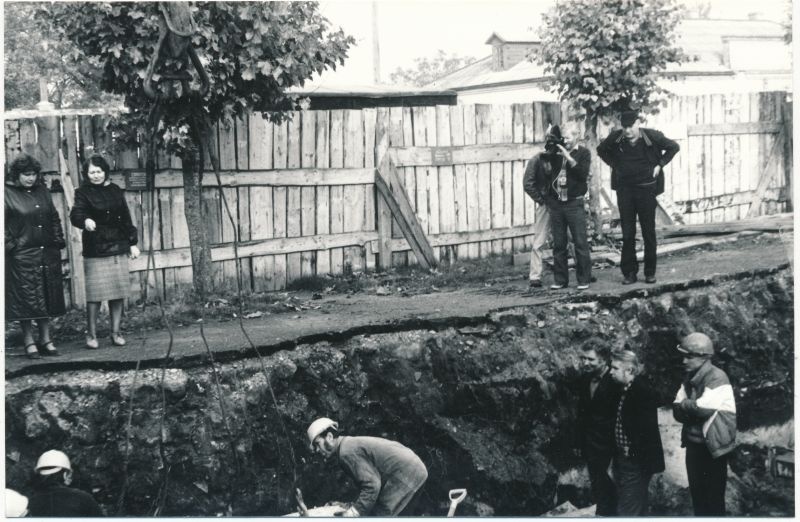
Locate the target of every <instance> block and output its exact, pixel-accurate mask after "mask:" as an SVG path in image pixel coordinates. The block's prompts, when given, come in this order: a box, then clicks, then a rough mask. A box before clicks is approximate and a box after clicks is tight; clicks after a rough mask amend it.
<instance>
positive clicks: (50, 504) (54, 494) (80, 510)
mask: <svg viewBox="0 0 800 522" xmlns="http://www.w3.org/2000/svg"><path fill="white" fill-rule="evenodd" d="M28 509H29V510H30V513H29V514H30V516H32V517H102V516H103V510H102V509H100V505H99V504H98V503H97V502H96V501H95V499H94V498H92V496H91V495H90V494H88V493H86V492H85V491H81V490H79V489H75V488H68V487H66V486H53V487H49V488H46V489H44V490H42V491H39V492H37V493H34V494H33V495H32V496H31V497H30V500H29V502H28Z"/></svg>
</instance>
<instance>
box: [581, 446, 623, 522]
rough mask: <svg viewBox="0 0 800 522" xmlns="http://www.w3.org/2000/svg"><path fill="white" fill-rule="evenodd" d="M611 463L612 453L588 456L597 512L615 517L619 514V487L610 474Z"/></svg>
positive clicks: (587, 462) (600, 514) (604, 515)
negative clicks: (609, 466)
mask: <svg viewBox="0 0 800 522" xmlns="http://www.w3.org/2000/svg"><path fill="white" fill-rule="evenodd" d="M609 464H611V455H599V456H591V457H587V458H586V469H587V470H588V471H589V483H590V485H591V488H592V500H594V503H595V504H596V505H597V510H596V511H595V514H596V515H597V516H601V517H613V516H615V515H616V514H617V488H616V487H615V486H614V481H613V480H611V477H609V476H608V465H609Z"/></svg>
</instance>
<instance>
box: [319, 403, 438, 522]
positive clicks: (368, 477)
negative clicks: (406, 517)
mask: <svg viewBox="0 0 800 522" xmlns="http://www.w3.org/2000/svg"><path fill="white" fill-rule="evenodd" d="M306 435H307V436H308V443H309V445H310V447H311V450H312V451H314V452H318V453H320V454H322V456H323V457H324V458H325V459H326V460H327V459H329V458H331V457H333V456H335V457H336V458H337V460H338V461H339V464H340V465H341V466H342V468H344V469H345V470H346V471H347V472H348V473H349V474H350V476H351V477H353V480H354V481H355V482H356V484H357V485H358V488H359V494H358V499H356V501H355V502H353V504H351V505H350V507H349V508H348V509H346V510H345V511H343V512H342V513H338V514H337V516H344V517H358V516H367V515H369V516H375V517H378V516H383V517H390V516H397V515H399V514H400V513H401V512H402V511H403V509H404V508H405V507H406V506H407V505H408V503H409V502H410V501H411V499H412V498H414V494H416V492H417V491H418V490H419V489H420V488H421V487H422V485H423V484H424V483H425V481H426V480H427V478H428V470H427V469H426V468H425V464H423V463H422V461H421V460H420V458H419V457H418V456H417V455H416V453H414V452H413V451H411V450H410V449H408V448H407V447H405V446H403V445H402V444H400V443H399V442H395V441H392V440H387V439H382V438H380V437H344V436H339V424H338V423H337V422H335V421H333V420H331V419H328V418H325V417H322V418H320V419H317V420H315V421H314V422H312V423H311V425H310V426H309V427H308V430H307V432H306Z"/></svg>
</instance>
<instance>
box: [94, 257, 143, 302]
mask: <svg viewBox="0 0 800 522" xmlns="http://www.w3.org/2000/svg"><path fill="white" fill-rule="evenodd" d="M83 271H84V274H85V275H86V300H87V301H88V302H90V303H96V302H99V301H110V300H113V299H124V298H125V297H126V296H127V295H128V292H129V291H130V288H131V282H130V276H129V275H128V256H127V255H123V254H121V255H116V256H109V257H86V258H84V259H83Z"/></svg>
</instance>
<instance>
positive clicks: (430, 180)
mask: <svg viewBox="0 0 800 522" xmlns="http://www.w3.org/2000/svg"><path fill="white" fill-rule="evenodd" d="M783 100H784V93H760V94H756V95H733V96H724V97H723V96H717V95H712V96H704V97H689V98H681V99H676V100H673V101H672V103H671V104H670V106H669V107H668V108H667V110H665V111H664V112H662V114H661V115H659V116H657V117H655V118H653V119H651V123H649V125H652V126H653V127H656V128H659V129H661V130H663V131H665V133H666V134H667V135H668V136H670V137H672V138H674V139H677V140H678V141H679V143H680V144H681V152H680V153H679V154H678V156H676V158H675V160H674V161H673V163H672V164H671V165H670V166H669V167H668V168H667V180H668V182H667V192H666V194H665V198H666V199H671V200H673V201H674V202H675V206H676V207H677V208H678V209H679V210H681V211H683V213H684V214H685V216H686V221H687V222H688V223H697V222H712V221H724V220H731V219H738V218H739V217H743V216H744V214H745V213H746V212H747V209H748V207H749V202H750V201H751V199H752V198H753V197H754V194H756V193H757V192H758V191H759V190H760V189H761V188H763V189H764V190H763V191H762V192H763V194H762V196H763V199H762V200H761V201H762V202H761V203H759V205H758V206H759V210H760V211H762V212H769V213H771V212H781V211H784V210H786V204H787V203H786V202H787V200H788V194H787V193H788V190H787V187H789V186H790V180H791V164H790V158H791V150H790V146H791V142H790V140H786V139H783V140H782V139H781V138H780V136H782V134H781V132H782V130H783V129H785V127H786V125H787V123H790V118H791V114H790V112H787V110H786V107H785V104H784V103H783ZM106 120H107V116H106V115H101V114H67V115H59V116H51V117H40V118H20V119H13V120H12V119H7V120H6V122H5V138H6V157H7V158H13V156H15V155H16V154H18V153H19V152H20V151H22V150H24V151H26V152H30V153H33V154H34V155H36V156H37V157H38V158H39V159H40V160H42V163H43V168H44V170H45V171H47V172H49V173H50V176H51V177H58V169H59V159H58V158H59V154H63V157H64V160H65V161H64V162H65V164H66V167H67V170H68V171H69V176H70V178H71V179H73V180H74V181H78V179H79V178H78V176H77V172H78V166H79V164H80V160H81V159H82V158H85V157H86V156H87V155H88V154H89V153H91V152H93V151H98V152H102V153H104V154H105V155H106V157H108V158H109V159H111V160H112V168H113V169H114V172H113V174H112V178H113V179H114V180H115V182H117V184H119V185H120V186H123V187H124V186H125V183H124V177H123V173H124V172H126V171H127V172H128V173H130V172H132V173H134V174H137V173H141V172H142V171H143V161H142V159H143V158H142V157H141V151H140V150H138V149H135V148H133V149H131V148H123V147H121V146H119V144H118V143H117V141H116V139H115V137H114V136H112V135H110V133H109V132H108V131H107V128H106V124H105V123H106ZM560 120H561V114H560V110H559V107H558V105H556V104H545V103H534V104H515V105H460V106H436V107H392V108H377V109H362V110H329V111H328V110H317V111H303V112H297V113H295V114H294V115H293V118H292V120H291V121H289V122H285V123H282V124H273V123H270V122H269V121H267V120H266V119H264V118H263V117H262V116H261V115H260V114H251V115H249V117H246V118H244V119H242V120H239V121H237V122H236V123H235V125H233V126H231V127H230V128H226V127H224V126H219V127H218V129H217V133H218V135H217V143H218V145H217V148H218V153H219V157H220V164H221V170H222V184H223V192H224V193H225V196H226V198H227V200H228V203H229V204H230V205H231V209H232V210H233V212H235V214H236V215H235V219H236V223H237V226H238V229H239V230H238V231H239V235H240V240H241V242H242V243H241V245H240V248H239V255H240V257H241V258H242V273H243V277H244V282H245V286H246V287H247V288H250V289H252V290H255V291H267V290H278V289H282V288H285V287H286V285H287V283H288V282H290V281H292V280H294V279H297V278H299V277H303V276H314V275H320V274H328V273H334V274H335V273H342V272H344V271H347V270H354V271H358V270H369V269H373V268H375V267H376V266H389V265H394V266H397V265H405V264H408V263H414V262H416V256H415V255H414V253H413V252H412V251H411V248H410V246H409V243H408V241H407V240H406V239H405V238H404V236H403V234H402V233H401V227H400V226H398V222H397V220H393V219H392V214H391V211H390V209H389V207H388V206H387V205H386V202H385V201H384V198H383V197H382V196H380V195H379V193H378V192H377V190H376V184H375V181H376V177H375V176H376V167H378V166H379V165H380V164H381V161H382V159H383V156H384V155H387V156H388V157H389V158H390V159H391V160H392V162H393V163H394V165H396V166H397V169H396V172H397V181H398V185H400V187H402V188H404V189H405V194H406V195H407V199H408V203H409V204H410V207H411V208H412V209H413V211H414V213H415V215H416V221H417V222H418V225H419V228H421V230H422V232H423V233H424V234H425V236H426V237H427V241H428V242H429V244H430V245H431V246H432V247H433V255H434V257H435V258H437V259H439V260H443V261H448V260H454V259H463V258H477V257H484V256H488V255H491V254H503V253H505V254H511V253H517V252H521V251H525V250H528V249H529V248H530V244H531V242H532V239H533V236H532V234H531V232H532V224H533V222H534V206H533V202H532V201H531V200H530V199H529V198H528V197H527V196H525V194H524V192H523V190H522V178H523V173H524V169H525V163H526V161H527V159H528V158H530V157H531V156H532V155H533V154H534V153H535V152H536V151H537V150H539V149H540V147H541V144H542V142H543V140H544V131H545V129H546V127H547V125H548V124H549V123H557V122H559V121H560ZM604 132H606V129H602V130H601V134H602V133H604ZM788 136H791V133H789V134H788ZM776 143H777V145H776ZM787 151H788V152H787ZM767 164H769V165H768V168H767V169H766V172H769V173H770V174H771V177H769V179H767V181H768V182H769V183H767V184H765V185H764V187H759V180H764V179H766V178H765V177H764V176H762V173H764V172H765V168H764V166H765V165H767ZM206 168H207V169H208V170H207V174H206V176H205V180H204V189H203V192H202V199H203V212H204V215H205V217H206V219H205V220H204V225H205V226H206V227H208V228H207V230H208V234H209V237H210V238H211V242H212V243H213V245H214V246H213V248H212V259H213V261H214V267H215V280H216V282H217V284H219V285H225V284H230V285H233V284H234V282H235V277H236V267H235V261H234V255H233V248H232V240H233V237H234V234H233V230H232V228H231V225H230V223H229V221H228V219H227V216H226V215H225V213H224V206H223V205H222V202H221V201H220V196H219V192H218V189H217V187H216V180H215V179H214V176H213V174H212V173H211V172H210V165H207V167H206ZM158 169H159V171H158V173H157V176H156V188H155V194H154V196H155V202H156V205H155V207H154V209H153V211H152V212H150V211H149V210H148V209H149V206H148V205H147V201H148V199H149V198H150V196H151V193H150V192H138V191H134V190H127V191H126V197H127V200H128V204H129V207H130V209H131V212H132V214H133V217H134V221H135V223H136V224H137V226H138V228H139V235H140V245H141V247H142V250H143V255H142V257H140V258H139V259H138V260H136V261H134V262H132V264H131V270H132V273H131V286H132V296H133V299H136V298H138V297H140V296H141V295H142V294H143V292H144V291H148V292H151V293H152V292H153V291H154V286H155V282H156V281H155V278H157V279H158V282H159V284H160V287H161V288H163V289H164V291H165V294H166V297H170V296H173V295H175V291H176V289H178V288H179V287H181V286H182V285H190V284H191V274H192V268H191V256H190V251H189V237H188V229H187V225H186V220H185V217H184V201H183V188H182V175H181V171H180V160H179V159H177V158H171V157H166V156H165V155H163V154H162V155H160V156H159V158H158ZM600 175H601V176H603V177H604V181H603V186H604V187H608V176H609V173H608V170H607V168H602V169H601V172H600ZM398 188H399V187H393V189H392V190H395V191H396V190H398ZM607 190H608V189H607ZM608 193H609V194H607V195H608V197H609V203H610V204H613V197H614V196H613V193H611V192H610V191H608ZM54 199H56V200H57V206H59V207H60V208H61V209H62V214H63V207H64V201H63V198H62V197H56V198H54ZM412 217H413V216H412ZM62 219H63V220H64V221H65V223H68V221H67V220H66V216H64V215H62ZM151 222H152V223H153V224H154V238H153V244H152V248H153V250H154V258H155V266H156V270H155V271H154V274H151V278H150V280H149V281H146V280H145V277H144V270H145V268H146V261H147V259H146V255H145V254H146V252H147V251H148V250H150V248H151V245H150V242H149V238H148V236H147V233H146V231H147V230H148V227H149V225H150V223H151ZM75 232H76V231H75V230H74V229H73V230H71V234H70V237H71V241H70V242H71V246H70V249H69V251H68V252H69V255H70V256H71V257H72V258H73V259H72V261H73V262H72V263H70V262H69V260H68V257H67V256H68V254H67V253H65V267H70V268H71V269H72V271H73V272H75V273H74V274H70V275H71V276H73V277H72V279H71V283H72V284H71V285H69V287H70V290H71V293H70V295H69V298H70V302H72V303H73V304H76V305H81V304H82V291H81V287H82V285H83V282H82V273H80V272H82V270H78V269H76V268H75V267H76V266H79V265H80V263H79V262H78V261H77V259H76V257H77V256H79V253H80V244H79V241H80V240H79V234H77V233H75ZM67 271H69V270H67Z"/></svg>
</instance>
